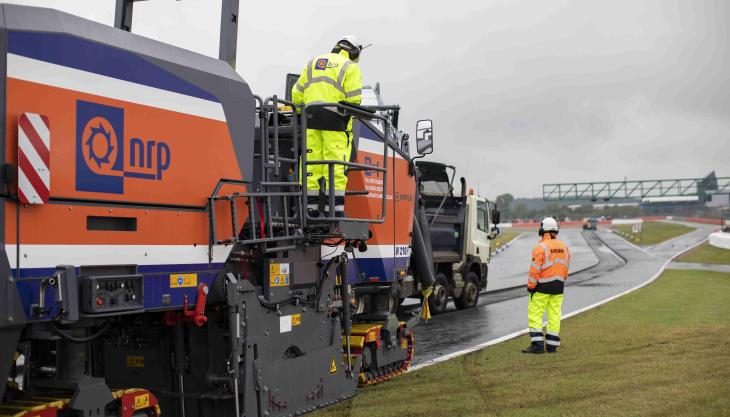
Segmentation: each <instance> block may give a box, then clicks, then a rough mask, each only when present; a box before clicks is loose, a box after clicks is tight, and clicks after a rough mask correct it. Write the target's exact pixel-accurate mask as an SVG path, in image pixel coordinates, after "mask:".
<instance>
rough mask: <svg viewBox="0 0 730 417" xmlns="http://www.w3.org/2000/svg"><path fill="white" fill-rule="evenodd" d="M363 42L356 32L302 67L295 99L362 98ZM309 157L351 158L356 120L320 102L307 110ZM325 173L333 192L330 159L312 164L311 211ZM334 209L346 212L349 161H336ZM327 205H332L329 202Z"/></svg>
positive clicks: (349, 100)
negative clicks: (325, 163)
mask: <svg viewBox="0 0 730 417" xmlns="http://www.w3.org/2000/svg"><path fill="white" fill-rule="evenodd" d="M362 50H363V44H362V42H360V41H359V40H358V39H357V37H356V36H354V35H346V36H343V37H342V39H340V40H339V41H338V42H337V44H336V45H335V47H334V48H333V49H332V52H331V53H328V54H323V55H319V56H317V57H315V58H314V59H312V60H311V61H309V62H308V63H307V65H306V66H305V67H304V69H303V70H302V73H301V75H300V76H299V80H298V81H297V82H296V84H294V86H293V87H292V101H293V102H294V103H296V104H305V105H306V104H311V103H317V102H324V103H338V102H341V101H344V102H347V103H351V104H356V105H359V104H360V99H361V96H362V75H361V73H360V67H359V66H358V65H357V63H358V62H359V60H360V53H361V52H362ZM306 121H307V155H306V158H307V160H308V161H322V160H338V161H345V162H349V160H350V152H351V151H352V120H350V118H349V117H345V116H342V115H341V114H339V113H337V112H335V111H330V110H328V109H324V108H315V109H314V111H312V112H311V113H310V112H308V114H307V119H306ZM321 178H323V179H324V185H325V188H324V190H323V191H324V193H325V194H326V195H329V186H330V185H329V168H328V166H327V165H307V173H306V181H307V194H308V198H307V208H308V210H309V212H310V214H313V215H316V216H318V215H320V214H321V213H319V211H318V210H317V205H318V197H317V196H318V195H319V192H320V179H321ZM334 189H335V206H336V207H335V215H336V216H338V217H344V210H345V208H344V207H345V190H346V189H347V176H346V175H345V166H344V165H341V164H336V165H334ZM325 210H329V207H327V206H325Z"/></svg>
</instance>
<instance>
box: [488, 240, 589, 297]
mask: <svg viewBox="0 0 730 417" xmlns="http://www.w3.org/2000/svg"><path fill="white" fill-rule="evenodd" d="M558 238H559V239H560V240H562V241H563V242H564V243H565V244H566V245H568V247H569V248H570V253H571V256H572V260H571V262H570V270H571V273H573V271H576V272H577V271H583V270H585V269H587V268H591V267H593V266H594V265H596V264H598V262H599V259H598V257H597V256H596V255H595V253H594V251H593V250H592V248H591V246H590V245H589V244H588V243H587V242H586V240H585V237H584V236H583V234H582V231H581V229H567V228H566V229H564V230H561V231H560V235H559V236H558ZM538 241H539V237H538V236H537V232H533V233H529V232H526V233H525V234H523V235H521V236H520V237H519V238H517V239H515V240H513V241H512V242H511V243H510V245H509V247H508V248H507V249H506V250H504V251H502V252H500V253H497V254H494V255H492V259H491V260H490V261H489V279H488V280H487V291H497V290H503V289H506V288H514V287H519V286H523V285H525V283H526V282H527V273H528V272H529V269H530V256H531V254H532V248H534V247H535V245H536V244H537V242H538Z"/></svg>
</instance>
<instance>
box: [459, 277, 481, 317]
mask: <svg viewBox="0 0 730 417" xmlns="http://www.w3.org/2000/svg"><path fill="white" fill-rule="evenodd" d="M477 302H479V275H477V273H476V272H469V274H468V275H467V276H466V282H464V289H463V290H462V291H461V295H459V297H458V298H454V304H455V305H456V308H458V309H459V310H463V309H465V308H472V307H475V306H476V305H477Z"/></svg>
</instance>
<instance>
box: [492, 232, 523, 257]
mask: <svg viewBox="0 0 730 417" xmlns="http://www.w3.org/2000/svg"><path fill="white" fill-rule="evenodd" d="M523 233H524V232H518V231H515V230H510V229H502V230H500V232H499V236H497V238H496V239H494V240H493V241H492V252H494V251H496V250H497V249H499V248H500V247H502V246H504V245H506V244H507V243H509V242H511V241H512V239H514V238H516V237H517V236H519V235H521V234H523Z"/></svg>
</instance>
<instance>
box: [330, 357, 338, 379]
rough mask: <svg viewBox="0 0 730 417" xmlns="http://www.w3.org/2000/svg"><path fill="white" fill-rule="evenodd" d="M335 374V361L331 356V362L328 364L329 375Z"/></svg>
mask: <svg viewBox="0 0 730 417" xmlns="http://www.w3.org/2000/svg"><path fill="white" fill-rule="evenodd" d="M335 373H337V361H335V357H334V356H332V362H330V375H331V374H335Z"/></svg>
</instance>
